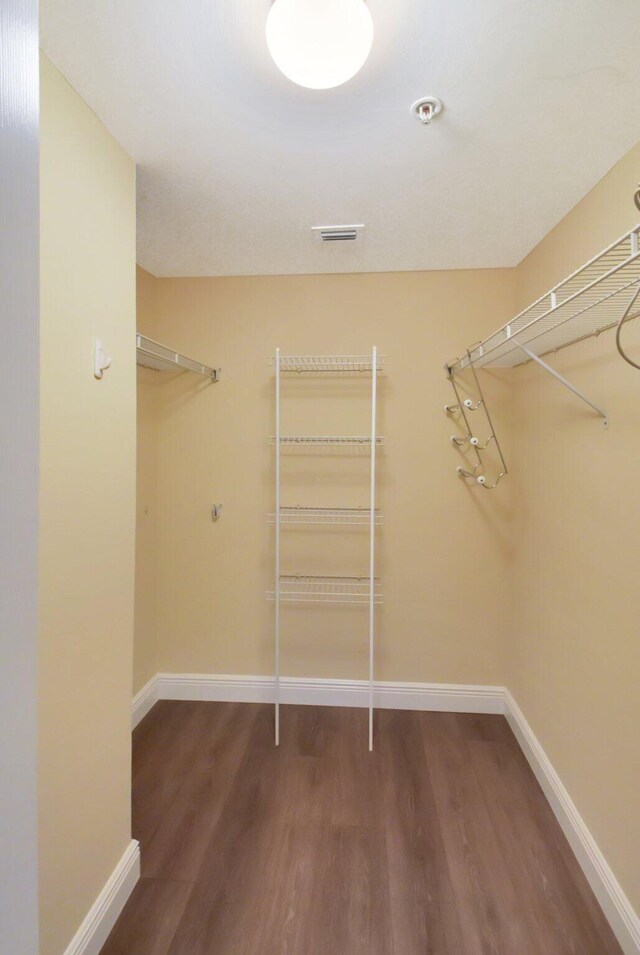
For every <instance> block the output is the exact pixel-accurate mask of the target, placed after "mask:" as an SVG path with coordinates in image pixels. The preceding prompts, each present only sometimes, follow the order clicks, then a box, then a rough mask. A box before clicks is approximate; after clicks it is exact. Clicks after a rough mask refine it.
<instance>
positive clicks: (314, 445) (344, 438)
mask: <svg viewBox="0 0 640 955" xmlns="http://www.w3.org/2000/svg"><path fill="white" fill-rule="evenodd" d="M383 364H384V359H383V357H382V356H381V355H379V354H378V350H377V348H376V347H375V346H374V347H373V348H372V350H371V353H370V354H368V355H281V354H280V349H279V348H276V353H275V356H274V358H273V365H274V367H275V375H276V409H275V410H276V415H275V418H276V433H275V435H273V436H272V437H271V438H270V441H271V443H272V444H273V445H274V446H275V479H276V500H275V511H274V512H273V513H272V514H268V515H267V520H268V521H269V522H271V523H273V524H274V525H275V575H274V576H275V581H274V587H273V590H269V591H267V594H266V596H267V599H269V600H272V601H273V602H274V605H275V610H274V623H275V743H276V746H278V745H279V743H280V607H281V604H282V603H290V602H291V603H293V602H296V603H313V604H319V603H322V604H354V605H361V606H367V607H368V608H369V750H372V749H373V664H374V633H375V608H376V606H377V605H378V604H380V603H381V602H382V593H381V590H380V583H379V581H378V579H377V578H376V576H375V531H376V527H377V526H378V525H379V524H380V523H381V520H382V518H381V515H380V512H379V510H378V509H377V508H376V452H377V450H378V449H379V448H380V446H382V445H383V444H384V438H383V437H381V436H380V435H378V434H377V429H376V409H377V379H378V375H379V373H380V372H381V370H382V367H383ZM287 373H293V374H300V375H305V374H310V375H328V376H331V375H336V374H337V375H344V374H355V375H369V376H370V377H371V425H370V431H369V433H368V434H365V435H283V434H282V433H281V428H280V420H281V419H280V405H281V379H282V377H283V375H286V374H287ZM292 447H302V448H307V449H311V450H316V451H317V450H319V449H321V448H331V447H333V448H337V449H346V448H354V447H355V448H362V449H365V450H367V451H368V453H369V460H370V482H369V506H368V507H366V508H364V507H303V506H293V507H292V506H283V505H282V504H281V455H282V451H283V450H287V449H290V448H292ZM287 525H308V526H320V525H325V526H326V525H329V526H347V525H360V526H364V527H368V528H369V573H368V574H367V575H365V576H360V577H348V576H347V577H345V576H314V575H291V574H284V575H283V574H282V573H281V568H280V553H281V550H280V542H281V540H280V539H281V528H282V527H283V526H285V527H286V526H287Z"/></svg>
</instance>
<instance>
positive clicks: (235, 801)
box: [102, 702, 621, 955]
mask: <svg viewBox="0 0 640 955" xmlns="http://www.w3.org/2000/svg"><path fill="white" fill-rule="evenodd" d="M133 787H134V788H133V819H134V824H133V834H134V836H135V837H136V838H137V839H139V840H140V843H141V847H142V878H141V879H140V882H139V883H138V885H137V886H136V888H135V890H134V892H133V894H132V896H131V898H130V899H129V901H128V903H127V905H126V908H125V909H124V912H123V913H122V915H121V917H120V919H119V921H118V922H117V924H116V926H115V928H114V929H113V932H112V933H111V936H110V937H109V939H108V940H107V942H106V944H105V946H104V948H103V950H102V955H620V953H621V950H620V948H619V946H618V944H617V942H616V941H615V939H614V937H613V935H612V932H611V930H610V928H609V926H608V924H607V923H606V922H605V919H604V917H603V915H602V913H601V911H600V909H599V907H598V904H597V902H596V900H595V898H594V896H593V894H592V892H591V890H590V889H589V886H588V885H587V883H586V881H585V878H584V876H583V875H582V872H581V870H580V869H579V867H578V865H577V863H576V861H575V859H574V857H573V855H572V853H571V850H570V849H569V846H568V844H567V842H566V840H565V838H564V836H563V834H562V832H561V830H560V828H559V826H558V824H557V823H556V821H555V818H554V816H553V814H552V812H551V810H550V808H549V806H548V804H547V802H546V801H545V798H544V796H543V794H542V792H541V790H540V788H539V786H538V784H537V782H536V780H535V778H534V776H533V774H532V773H531V771H530V769H529V767H528V765H527V763H526V761H525V759H524V757H523V755H522V753H521V752H520V750H519V748H518V745H517V743H516V741H515V739H514V737H513V735H512V734H511V731H510V729H509V727H508V725H507V723H506V721H505V719H504V718H503V717H501V716H468V715H460V714H452V713H414V712H399V711H392V710H382V711H380V712H378V713H377V714H376V743H375V752H374V753H373V754H370V753H369V752H368V751H367V712H366V710H357V709H329V708H324V707H294V706H288V707H283V708H282V743H281V746H280V748H279V749H275V748H274V745H273V708H272V707H270V706H262V705H253V704H246V703H184V702H181V703H177V702H161V703H157V704H156V706H155V707H154V708H153V710H152V711H151V712H150V713H149V715H148V716H147V717H146V718H145V719H144V720H143V722H142V723H141V724H140V726H139V727H138V728H137V729H136V731H135V733H134V773H133Z"/></svg>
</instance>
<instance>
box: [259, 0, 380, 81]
mask: <svg viewBox="0 0 640 955" xmlns="http://www.w3.org/2000/svg"><path fill="white" fill-rule="evenodd" d="M266 33H267V46H268V47H269V52H270V53H271V56H272V57H273V60H274V62H275V64H276V66H277V67H278V69H280V70H281V71H282V72H283V73H284V75H285V76H286V77H288V79H290V80H292V81H293V82H294V83H297V84H298V86H305V87H307V88H308V89H313V90H327V89H331V88H333V87H334V86H341V85H342V84H343V83H346V82H347V80H350V79H351V78H352V77H353V76H355V75H356V73H357V72H358V70H360V69H361V68H362V67H363V66H364V63H365V61H366V59H367V57H368V56H369V52H370V50H371V45H372V43H373V20H372V19H371V14H370V12H369V8H368V7H367V5H366V3H365V2H364V0H274V2H273V5H272V7H271V9H270V10H269V14H268V16H267V26H266Z"/></svg>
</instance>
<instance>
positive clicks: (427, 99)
mask: <svg viewBox="0 0 640 955" xmlns="http://www.w3.org/2000/svg"><path fill="white" fill-rule="evenodd" d="M442 108H443V105H442V100H441V99H438V97H437V96H423V97H422V98H421V99H417V100H416V101H415V103H412V104H411V106H410V110H411V112H412V113H413V114H414V116H416V118H417V119H419V120H420V122H421V123H422V124H423V126H428V125H429V123H431V122H432V120H434V119H435V118H436V116H439V115H440V113H441V112H442Z"/></svg>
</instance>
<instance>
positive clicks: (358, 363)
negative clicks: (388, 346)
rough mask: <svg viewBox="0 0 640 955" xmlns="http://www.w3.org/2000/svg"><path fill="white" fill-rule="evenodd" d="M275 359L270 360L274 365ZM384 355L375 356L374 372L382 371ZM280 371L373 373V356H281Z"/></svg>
mask: <svg viewBox="0 0 640 955" xmlns="http://www.w3.org/2000/svg"><path fill="white" fill-rule="evenodd" d="M275 361H276V360H275V358H272V359H271V362H272V364H275ZM383 366H384V355H377V356H376V370H377V371H378V372H380V371H382V368H383ZM280 371H282V372H297V373H298V374H302V373H304V372H307V373H311V374H323V373H327V372H329V373H331V372H334V373H336V372H338V373H339V372H343V373H344V372H347V373H366V372H370V371H373V355H372V354H369V355H281V356H280Z"/></svg>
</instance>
